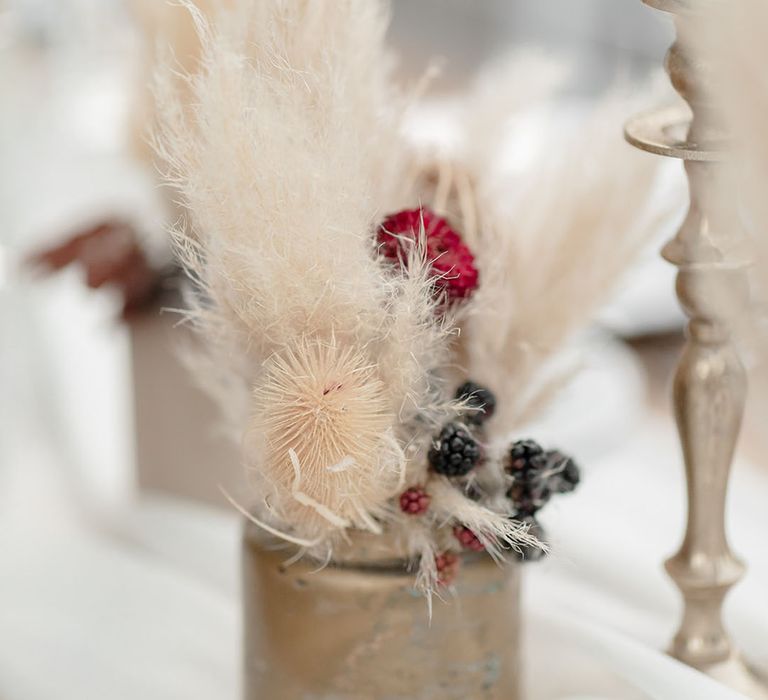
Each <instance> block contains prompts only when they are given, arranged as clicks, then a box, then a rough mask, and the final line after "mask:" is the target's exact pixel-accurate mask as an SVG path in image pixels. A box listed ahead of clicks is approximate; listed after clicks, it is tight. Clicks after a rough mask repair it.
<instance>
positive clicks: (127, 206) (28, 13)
mask: <svg viewBox="0 0 768 700" xmlns="http://www.w3.org/2000/svg"><path fill="white" fill-rule="evenodd" d="M136 1H138V0H136ZM161 1H162V0H156V2H157V3H160V2H161ZM133 10H134V8H133V7H132V6H131V0H0V697H1V698H2V699H3V700H43V699H46V700H47V699H49V698H53V697H58V698H65V699H69V698H72V699H73V700H74V698H77V700H91V699H94V700H95V699H97V698H98V699H99V700H103V698H110V700H122V699H126V700H128V699H129V698H130V699H133V700H135V699H136V698H142V700H152V699H154V698H157V699H158V700H159V699H161V698H162V699H163V700H167V698H176V697H184V698H185V699H186V700H196V699H198V698H199V699H200V700H203V699H204V698H211V699H212V698H217V699H219V698H234V697H236V692H237V690H236V688H237V683H238V664H239V651H238V644H239V641H238V624H239V614H238V602H237V568H236V567H237V521H236V518H235V517H234V516H233V515H232V514H231V512H229V511H227V510H226V509H225V508H222V507H221V506H222V501H221V497H220V494H219V492H218V490H217V489H216V485H217V484H218V483H222V482H223V483H229V480H231V479H236V478H237V477H236V474H237V473H239V472H238V465H237V458H236V456H235V454H234V452H233V450H232V449H231V448H228V447H227V446H226V445H225V444H224V443H223V441H222V440H221V438H220V437H219V436H218V435H217V433H216V431H215V425H214V416H213V411H212V410H211V408H210V406H208V405H207V403H206V402H205V400H204V399H203V398H202V397H201V396H200V395H199V394H198V393H197V392H196V390H195V389H194V388H192V387H191V385H190V382H189V381H188V380H187V378H186V376H185V374H184V371H183V370H182V369H181V368H180V367H179V365H178V362H177V361H176V359H175V354H174V343H175V341H176V339H177V338H178V333H179V332H180V331H177V330H175V329H174V328H173V324H174V321H175V318H174V317H173V316H172V315H171V314H167V313H166V314H161V313H160V310H161V307H162V305H163V304H162V303H158V304H155V305H154V306H151V307H150V308H149V310H148V311H146V312H144V313H143V314H139V315H136V316H133V317H132V319H131V321H130V322H124V321H122V320H121V319H120V310H121V298H120V295H119V294H118V293H117V292H116V291H115V290H110V289H109V288H103V289H98V290H92V289H89V288H87V286H86V285H85V284H84V283H83V271H82V269H81V268H80V267H78V266H76V265H75V266H68V267H66V268H65V269H63V270H62V271H60V272H57V273H56V274H54V275H50V276H43V275H41V274H40V273H39V272H36V273H33V272H32V271H31V270H30V269H29V268H28V266H27V265H25V263H24V261H25V260H26V258H27V257H28V256H29V255H30V254H31V253H33V252H35V251H38V250H40V249H43V248H45V247H49V246H53V245H56V244H58V243H60V242H61V241H62V240H65V239H66V238H67V237H68V236H70V235H72V234H73V233H75V232H78V231H81V230H83V229H84V228H86V227H88V226H91V225H93V224H94V223H96V222H99V221H102V220H106V219H120V220H124V221H127V222H129V223H130V224H131V225H132V226H133V227H135V228H136V229H137V230H139V231H141V232H142V233H143V234H145V235H146V236H147V237H148V238H149V239H150V248H151V247H152V242H151V241H152V239H153V237H154V238H155V239H156V238H160V239H162V227H163V225H164V222H165V220H166V219H167V218H168V212H167V211H165V209H164V197H163V194H162V192H160V191H159V190H158V186H157V184H156V175H155V173H154V172H153V171H152V169H151V168H150V167H148V166H147V164H146V162H142V161H141V160H140V159H138V158H137V157H136V155H135V140H134V137H135V134H134V132H133V127H132V124H133V120H134V114H135V109H136V104H137V100H140V99H141V94H142V91H143V89H144V86H143V81H144V80H145V77H146V74H145V70H144V65H145V55H146V50H147V43H146V38H145V37H144V36H143V35H142V32H141V29H140V25H139V24H138V23H137V22H136V20H135V13H134V11H133ZM671 38H672V31H671V27H670V25H669V23H668V21H667V20H666V19H665V18H664V17H663V16H661V15H660V14H659V13H656V12H653V11H651V10H650V9H649V8H647V7H645V6H643V5H642V3H641V2H640V0H547V1H546V2H543V1H541V0H475V1H471V0H395V2H394V11H393V23H392V29H391V41H392V44H393V46H394V47H395V48H396V50H397V51H398V52H399V53H400V56H401V60H400V68H399V70H400V73H401V74H402V75H403V76H404V77H406V78H407V79H410V80H413V79H415V78H416V77H418V76H419V75H420V74H421V73H422V72H423V71H424V70H425V68H426V67H427V65H428V64H429V63H430V61H432V60H433V59H435V58H439V57H442V59H443V66H444V68H443V73H442V75H441V77H440V78H439V79H438V81H437V82H436V85H435V90H436V91H437V92H438V93H440V94H441V95H442V96H443V97H446V96H450V95H451V94H454V93H457V92H460V91H461V90H462V89H464V88H466V87H467V85H468V84H469V82H470V80H471V78H472V76H473V75H474V74H476V73H477V71H478V70H480V69H481V67H482V66H483V65H484V64H485V63H486V62H487V61H489V60H491V59H492V58H494V57H495V56H498V55H501V54H503V53H505V52H507V51H509V50H511V49H515V48H520V47H531V46H532V47H538V48H539V49H541V50H542V51H545V52H552V53H554V54H555V55H557V56H560V57H562V58H563V59H564V60H565V61H567V63H568V64H569V65H570V66H571V67H572V74H571V77H570V79H569V81H568V85H567V88H566V89H565V90H563V92H562V95H560V97H559V99H558V103H557V104H556V105H549V106H548V107H547V109H549V110H550V111H551V112H552V114H550V115H548V117H547V118H546V119H541V120H538V119H536V120H533V122H532V123H533V125H534V128H532V130H531V132H530V135H529V137H528V136H526V139H529V143H528V144H527V145H528V152H527V154H526V158H527V159H528V161H529V162H535V160H536V153H537V151H536V149H537V148H545V147H546V143H547V138H548V134H549V133H550V132H549V131H548V130H551V129H563V130H565V131H567V130H568V128H569V127H568V124H570V123H571V122H572V119H571V115H572V114H576V113H578V111H579V109H581V108H582V107H583V105H584V104H585V101H587V102H588V101H590V100H594V99H597V98H598V97H599V95H601V94H603V93H604V92H605V91H606V90H607V89H608V88H610V86H612V85H613V84H615V82H616V81H624V82H625V83H626V82H629V84H630V85H638V88H637V89H638V91H639V90H641V89H643V88H641V87H640V86H642V85H644V81H645V80H646V79H648V78H649V76H650V75H651V74H652V73H654V72H658V68H659V66H660V65H661V61H662V58H663V54H664V52H665V50H666V47H667V46H668V45H669V43H670V41H671ZM650 106H652V105H649V107H650ZM531 107H532V110H536V109H540V107H541V106H539V105H532V106H531ZM627 116H629V115H627ZM427 118H428V117H427ZM621 128H622V124H621V123H617V124H615V129H616V130H617V132H619V131H620V130H621ZM568 133H570V137H571V138H578V129H575V128H572V127H571V128H570V132H568ZM606 167H610V164H606ZM669 170H670V179H669V182H670V183H671V184H670V186H669V191H670V192H672V193H673V194H674V195H675V196H677V197H678V198H679V199H680V204H681V206H682V205H683V201H682V197H683V194H684V189H681V188H682V173H681V171H680V168H679V165H677V164H670V165H669ZM664 194H665V193H664V192H662V193H660V197H661V196H662V195H664ZM677 223H678V221H674V220H671V221H669V222H668V225H665V226H661V227H660V230H659V233H658V238H657V239H656V240H654V241H652V242H651V243H649V246H648V250H647V252H646V254H645V255H644V256H643V257H642V259H641V260H640V261H639V262H638V265H637V266H636V268H635V269H633V270H632V272H631V274H630V275H629V276H628V277H627V279H625V280H624V282H623V284H622V285H621V288H620V289H619V290H617V295H616V298H615V299H612V300H610V301H611V303H610V304H608V308H607V309H606V311H605V313H604V314H603V316H602V318H601V323H600V324H598V325H599V328H597V329H596V331H595V335H594V338H592V339H590V341H589V343H590V344H589V345H588V352H586V353H585V357H586V362H585V370H584V372H583V373H582V374H581V375H580V377H579V378H578V380H577V381H576V382H575V383H574V384H573V385H572V386H571V387H569V389H568V391H566V392H565V394H564V396H563V397H562V398H561V400H560V402H559V403H558V405H557V406H556V407H555V408H554V409H553V411H552V412H551V414H550V415H549V416H548V417H546V419H545V420H544V422H543V423H542V424H541V425H540V426H538V428H539V429H540V430H541V431H542V433H549V434H553V435H556V436H557V437H558V439H560V440H562V442H563V446H565V445H566V444H567V445H568V447H569V451H573V452H575V453H576V454H577V456H578V457H579V459H580V461H581V462H582V464H583V465H584V466H585V472H586V479H585V485H584V487H583V493H581V494H578V495H576V496H574V498H573V499H572V500H569V501H568V503H567V504H564V505H563V506H562V507H560V506H558V509H557V510H556V511H555V512H554V513H553V514H552V515H551V516H549V522H548V523H547V525H548V527H549V529H550V532H551V534H552V537H553V541H554V543H555V548H556V552H559V554H557V555H556V556H555V557H553V558H552V560H551V561H549V562H547V563H545V564H544V565H542V567H541V568H539V569H536V570H535V571H532V572H531V574H530V586H529V591H530V592H529V593H528V594H527V599H526V610H527V615H529V617H530V625H529V628H528V632H527V633H526V635H527V636H526V642H527V644H528V647H527V657H526V658H527V661H526V664H527V669H528V681H527V683H528V691H529V693H530V697H532V698H554V697H572V698H576V697H577V696H578V697H582V698H585V697H594V698H597V697H611V698H643V697H653V698H669V699H670V700H672V699H673V698H674V699H675V700H678V699H679V698H682V697H694V696H693V695H686V690H685V689H686V688H690V687H692V686H691V685H690V683H694V685H695V683H699V682H701V683H705V682H704V681H700V680H697V679H694V680H692V679H691V677H689V676H688V675H686V674H687V671H686V670H685V669H682V668H678V667H677V666H676V665H675V663H674V662H672V661H670V660H669V659H666V657H664V656H663V654H660V653H658V651H657V650H658V649H661V648H662V647H663V645H664V644H665V642H666V640H667V638H668V637H669V635H670V634H671V632H672V629H673V627H674V620H675V617H676V614H677V599H676V596H675V593H674V590H673V589H672V587H671V586H670V584H669V583H668V582H667V580H666V579H665V578H664V576H663V575H662V574H661V572H660V570H659V563H660V561H661V559H662V558H663V557H664V556H666V555H668V554H669V553H670V552H671V551H672V550H673V548H674V546H675V544H676V542H677V538H678V536H679V533H680V532H681V529H682V519H683V511H682V508H683V498H682V493H683V483H682V470H681V467H680V464H679V458H678V455H677V446H676V439H675V434H674V431H673V429H672V425H671V422H670V418H669V415H668V412H667V410H666V403H665V397H664V389H665V385H666V382H667V379H668V374H669V370H670V367H671V365H672V364H673V361H674V356H675V353H676V352H677V350H678V349H679V345H680V330H681V327H682V320H681V316H680V313H679V311H678V310H677V305H676V303H675V301H674V296H673V275H674V271H673V270H672V269H671V268H670V267H669V266H667V265H666V264H664V263H662V262H661V261H659V260H658V258H657V249H658V248H659V247H660V241H661V240H663V239H665V238H666V237H669V236H670V235H672V233H673V231H674V229H675V226H676V224H677ZM157 247H158V248H162V246H161V245H160V246H157ZM150 255H157V256H162V251H159V252H152V251H150ZM595 264H599V261H596V263H595ZM649 337H650V338H651V340H648V338H649ZM627 338H628V339H630V340H631V345H627V344H626V343H625V342H624V340H623V339H627ZM754 457H755V455H754V454H752V455H750V454H747V455H746V456H745V455H744V454H742V455H741V459H742V461H743V460H745V459H746V460H747V461H748V462H749V464H750V465H751V466H753V465H754V461H755V460H754ZM750 460H751V461H750ZM758 461H759V460H758ZM741 466H742V468H741V469H739V470H737V476H736V477H735V478H736V481H735V484H734V492H735V495H734V498H738V499H739V504H740V509H739V513H740V514H741V515H743V517H742V520H741V521H739V523H737V525H736V527H735V532H736V534H737V536H738V541H739V542H740V543H742V544H743V545H744V546H746V547H747V548H749V547H752V548H753V549H754V548H757V547H760V546H761V544H760V542H761V541H760V538H759V536H758V534H757V533H755V532H754V528H753V523H755V522H756V523H758V524H760V523H762V526H765V525H768V523H766V518H765V516H764V515H762V513H763V512H764V508H763V507H762V503H764V501H761V500H760V499H759V498H757V496H756V494H759V493H762V494H765V493H766V491H765V489H766V488H767V485H766V483H765V478H764V477H763V475H762V473H761V472H759V471H755V470H750V469H746V468H744V465H743V464H742V465H741ZM630 494H631V496H630ZM649 520H650V521H651V522H649ZM606 523H609V526H607V525H606ZM758 530H759V528H758ZM763 530H764V527H763ZM618 542H621V543H622V545H621V546H617V543H618ZM763 549H764V547H763ZM767 569H768V566H766V563H765V562H760V563H758V564H757V566H756V568H753V572H755V573H754V576H753V578H751V579H750V581H751V583H750V582H749V581H748V582H747V583H746V584H744V586H743V587H741V589H740V591H741V592H740V593H738V594H735V596H734V601H733V610H734V617H735V620H736V622H735V627H736V628H737V630H738V631H739V632H740V634H741V639H743V640H744V641H745V644H746V645H747V646H748V648H749V649H750V650H751V651H752V652H753V653H755V652H759V651H761V653H762V654H763V657H765V645H764V639H765V637H764V636H763V633H764V631H765V630H766V629H768V612H767V611H766V604H765V602H764V601H763V602H758V603H756V602H755V601H756V599H757V597H758V596H757V594H756V591H757V590H758V589H759V586H758V582H759V581H760V580H762V581H763V582H765V580H766V578H765V574H766V570H767ZM760 576H762V579H761V578H759V577H760ZM755 577H758V578H755ZM573 616H576V617H577V618H578V621H577V622H575V623H574V624H571V622H572V621H573V619H575V618H574V617H573ZM601 625H602V627H600V630H602V631H598V627H599V626H601ZM585 630H586V631H585ZM601 634H602V636H601ZM611 635H614V636H611ZM616 635H618V636H616ZM761 638H762V640H763V644H762V646H761V644H760V641H759V640H760V639H761ZM606 640H607V641H606ZM750 644H751V646H749V645H750ZM553 649H555V650H556V656H557V658H558V669H559V672H558V673H554V674H553V673H552V672H551V667H550V666H549V664H550V662H551V661H550V660H551V659H552V658H553V657H552V654H553V653H555V652H553V651H552V650H553ZM763 660H765V661H768V659H765V658H763ZM649 664H650V666H649ZM651 668H652V669H653V670H652V671H651V670H649V669H651ZM654 673H657V676H654V679H655V680H652V681H649V674H651V675H653V674H654ZM705 685H706V684H705ZM700 687H701V688H704V687H705V686H700ZM706 687H707V688H708V689H709V690H712V688H710V687H709V686H706ZM715 691H717V692H718V693H719V692H720V691H719V689H718V688H715V690H714V691H713V692H715ZM697 692H698V691H697ZM702 692H704V691H702ZM696 697H704V695H696ZM711 697H718V698H720V697H722V698H727V697H733V696H731V695H729V694H728V693H727V692H726V691H722V694H717V695H715V694H713V695H711Z"/></svg>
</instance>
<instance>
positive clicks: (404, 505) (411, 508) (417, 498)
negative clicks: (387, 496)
mask: <svg viewBox="0 0 768 700" xmlns="http://www.w3.org/2000/svg"><path fill="white" fill-rule="evenodd" d="M430 500H431V498H430V496H429V494H428V493H427V492H426V491H425V490H424V489H423V488H422V487H421V486H414V487H412V488H410V489H408V490H407V491H403V493H402V494H400V510H402V511H403V513H407V514H408V515H423V514H424V513H426V512H427V510H428V509H429V502H430Z"/></svg>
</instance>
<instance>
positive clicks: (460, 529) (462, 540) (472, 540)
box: [453, 525, 485, 552]
mask: <svg viewBox="0 0 768 700" xmlns="http://www.w3.org/2000/svg"><path fill="white" fill-rule="evenodd" d="M453 536H454V537H455V538H456V539H457V540H458V541H459V544H461V546H462V547H464V549H471V550H472V551H473V552H482V551H483V550H484V549H485V545H484V544H483V543H482V542H481V541H480V539H479V538H478V536H477V535H476V534H475V533H474V532H472V530H470V529H469V528H468V527H465V526H464V525H456V526H455V527H454V528H453Z"/></svg>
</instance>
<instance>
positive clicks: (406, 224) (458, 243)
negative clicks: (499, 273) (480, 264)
mask: <svg viewBox="0 0 768 700" xmlns="http://www.w3.org/2000/svg"><path fill="white" fill-rule="evenodd" d="M422 225H423V226H424V244H425V255H426V258H427V260H428V261H429V263H430V267H431V268H432V273H433V274H434V276H435V278H436V279H435V286H436V288H437V289H438V291H440V292H442V293H444V294H445V296H446V298H447V300H448V301H449V302H453V301H458V300H460V299H465V298H467V297H468V296H470V295H471V294H472V292H474V291H475V289H476V288H477V284H478V272H477V268H476V267H475V258H474V256H473V255H472V252H471V251H470V250H469V248H468V247H467V246H466V245H465V244H464V242H463V241H462V240H461V236H460V235H459V234H458V233H457V232H456V231H454V230H453V229H452V228H451V226H450V225H449V224H448V222H447V221H446V220H445V219H443V218H441V217H439V216H437V214H435V213H434V212H433V211H431V210H430V209H427V208H426V207H421V208H419V209H406V210H405V211H400V212H397V213H396V214H391V215H390V216H388V217H387V218H386V219H385V220H384V221H383V222H382V224H381V226H379V230H378V240H379V244H380V245H381V253H382V255H383V256H384V257H385V258H388V259H389V260H395V261H397V260H399V261H402V260H403V259H404V258H405V257H406V255H407V250H408V248H407V246H408V242H409V241H411V242H415V241H418V240H419V237H420V235H421V227H422Z"/></svg>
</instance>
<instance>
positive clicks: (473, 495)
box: [464, 481, 487, 503]
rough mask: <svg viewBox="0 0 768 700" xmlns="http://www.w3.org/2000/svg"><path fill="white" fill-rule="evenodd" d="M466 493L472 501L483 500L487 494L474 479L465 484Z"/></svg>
mask: <svg viewBox="0 0 768 700" xmlns="http://www.w3.org/2000/svg"><path fill="white" fill-rule="evenodd" d="M464 495H465V496H466V497H467V498H468V499H469V500H470V501H474V502H475V503H477V502H478V501H482V500H483V498H485V497H486V495H487V494H486V493H485V492H484V491H482V490H481V489H480V488H479V487H478V485H477V484H476V483H475V482H474V481H470V482H468V483H467V484H465V486H464Z"/></svg>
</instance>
